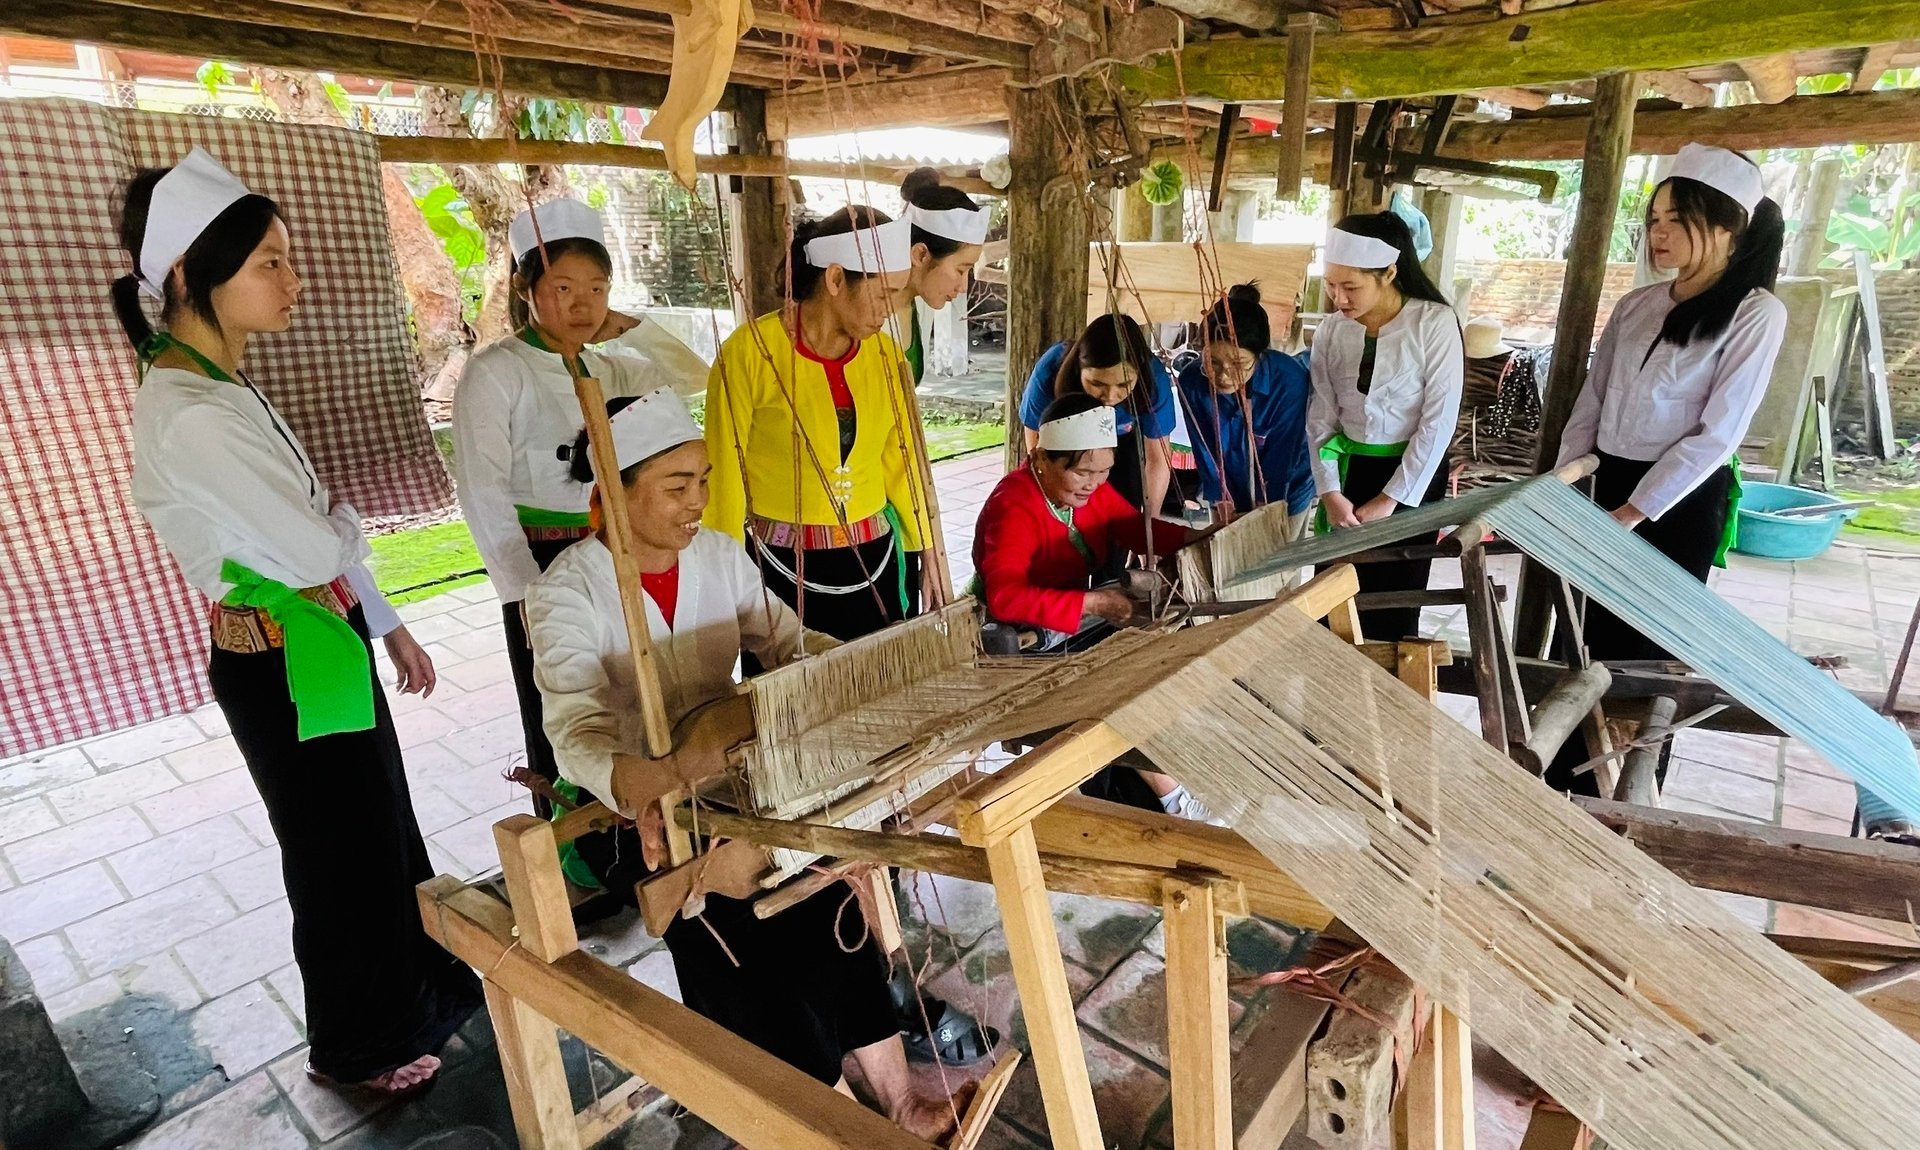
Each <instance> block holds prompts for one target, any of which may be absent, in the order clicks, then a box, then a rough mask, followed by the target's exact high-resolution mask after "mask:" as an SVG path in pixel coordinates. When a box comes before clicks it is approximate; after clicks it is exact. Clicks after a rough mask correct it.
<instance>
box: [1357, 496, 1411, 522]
mask: <svg viewBox="0 0 1920 1150" xmlns="http://www.w3.org/2000/svg"><path fill="white" fill-rule="evenodd" d="M1399 506H1400V502H1399V501H1398V500H1396V499H1395V498H1394V497H1393V496H1391V495H1385V494H1382V495H1376V496H1374V497H1373V498H1372V499H1369V500H1367V501H1366V502H1365V503H1362V504H1361V505H1360V506H1358V507H1356V508H1354V511H1353V517H1354V518H1355V519H1356V520H1358V521H1359V522H1361V523H1372V522H1373V521H1374V520H1376V519H1385V518H1386V517H1387V516H1389V515H1392V514H1393V513H1394V511H1395V510H1396V509H1398V508H1399Z"/></svg>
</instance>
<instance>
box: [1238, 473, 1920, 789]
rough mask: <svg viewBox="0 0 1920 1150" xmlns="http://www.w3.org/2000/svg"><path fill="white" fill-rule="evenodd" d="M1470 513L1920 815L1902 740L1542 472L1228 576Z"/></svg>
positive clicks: (1916, 782)
mask: <svg viewBox="0 0 1920 1150" xmlns="http://www.w3.org/2000/svg"><path fill="white" fill-rule="evenodd" d="M1475 516H1478V517H1480V518H1482V519H1484V520H1485V521H1486V522H1487V523H1488V525H1490V526H1491V527H1492V528H1493V529H1494V530H1495V531H1497V532H1498V533H1499V534H1500V535H1501V536H1503V537H1504V538H1506V539H1508V540H1509V541H1511V542H1512V543H1514V544H1515V545H1516V546H1518V547H1519V548H1520V550H1522V551H1524V552H1525V553H1526V554H1527V555H1528V556H1530V557H1531V558H1533V559H1534V560H1535V561H1537V562H1539V563H1540V564H1541V565H1542V566H1544V567H1546V568H1547V569H1548V570H1550V571H1552V572H1553V573H1554V574H1556V575H1558V576H1560V577H1561V578H1563V579H1565V580H1566V581H1567V582H1568V583H1571V584H1572V585H1573V586H1575V587H1577V588H1579V589H1580V590H1581V591H1583V592H1585V593H1586V594H1587V596H1588V597H1589V598H1591V599H1593V600H1594V601H1595V602H1597V603H1599V604H1600V605H1601V606H1603V607H1605V608H1607V609H1608V610H1609V611H1612V612H1613V613H1614V614H1615V615H1617V616H1619V617H1620V618H1621V619H1623V620H1625V621H1626V622H1627V623H1628V624H1629V625H1630V626H1632V627H1634V628H1636V629H1638V630H1639V631H1641V632H1642V633H1644V634H1645V635H1646V636H1647V637H1648V638H1650V639H1652V640H1654V641H1655V642H1657V643H1659V644H1660V645H1661V646H1663V647H1665V648H1666V649H1667V650H1669V651H1671V652H1672V653H1673V655H1674V657H1675V658H1677V659H1679V660H1680V661H1681V662H1683V663H1685V664H1687V666H1689V667H1691V668H1693V669H1694V670H1695V671H1697V672H1699V673H1700V674H1702V675H1704V676H1706V677H1707V678H1708V679H1710V680H1712V681H1713V682H1714V683H1715V684H1716V685H1718V686H1719V687H1720V689H1721V690H1723V691H1726V692H1727V693H1728V694H1730V695H1732V696H1733V697H1734V698H1736V699H1738V700H1739V701H1740V702H1741V703H1742V704H1744V705H1745V706H1747V707H1748V708H1750V709H1751V710H1752V711H1753V712H1754V713H1755V714H1757V715H1760V716H1761V717H1763V718H1765V719H1766V720H1767V721H1768V722H1771V723H1772V724H1774V725H1775V726H1776V727H1779V728H1780V729H1781V730H1782V731H1785V732H1786V733H1788V734H1790V735H1793V736H1794V737H1796V738H1799V739H1803V740H1805V741H1806V742H1807V743H1808V744H1810V745H1811V746H1812V747H1813V748H1814V749H1815V750H1816V751H1818V752H1820V754H1821V755H1822V756H1823V757H1825V758H1826V759H1827V761H1828V762H1831V763H1832V764H1833V765H1834V766H1835V767H1838V768H1839V769H1840V770H1842V771H1845V772H1846V773H1847V774H1848V775H1849V776H1850V777H1851V778H1852V779H1853V780H1854V782H1855V783H1857V784H1858V785H1859V787H1860V809H1861V814H1862V815H1863V816H1864V817H1865V818H1866V819H1867V820H1869V821H1878V820H1879V819H1882V818H1891V817H1901V818H1907V819H1911V820H1920V768H1916V765H1915V762H1914V753H1913V744H1912V743H1911V742H1910V741H1909V740H1908V738H1907V736H1906V735H1905V734H1904V733H1903V732H1902V731H1901V730H1900V729H1899V728H1898V727H1897V726H1895V725H1894V724H1893V723H1891V722H1889V721H1887V720H1886V719H1884V718H1882V717H1881V716H1879V715H1876V714H1874V713H1873V711H1872V710H1871V709H1870V708H1868V707H1867V706H1866V705H1865V704H1864V703H1862V702H1860V700H1859V699H1856V698H1855V697H1854V696H1853V695H1852V694H1851V693H1850V692H1848V691H1847V690H1845V689H1844V688H1842V687H1841V686H1840V685H1839V684H1838V683H1836V682H1834V681H1833V679H1832V678H1830V677H1829V676H1827V675H1826V674H1824V673H1823V672H1821V671H1820V670H1819V669H1818V668H1816V667H1814V666H1813V665H1812V664H1810V663H1808V662H1807V661H1806V660H1805V659H1803V658H1801V657H1800V656H1798V655H1796V654H1794V653H1793V651H1792V650H1791V649H1789V648H1788V647H1787V646H1786V645H1785V644H1784V643H1782V642H1780V640H1778V639H1776V638H1774V637H1773V636H1772V635H1770V634H1768V633H1767V632H1766V630H1765V629H1763V628H1762V627H1761V626H1760V625H1759V624H1757V623H1755V622H1754V621H1753V620H1751V619H1748V618H1747V617H1746V616H1745V615H1742V614H1741V613H1740V612H1739V611H1738V610H1736V609H1734V607H1733V606H1732V605H1731V604H1729V603H1728V602H1727V601H1726V600H1724V599H1722V598H1720V596H1718V595H1716V594H1714V593H1713V592H1712V591H1711V590H1709V589H1708V588H1707V587H1706V586H1705V585H1703V584H1701V583H1700V582H1699V581H1698V580H1696V579H1694V578H1693V577H1692V576H1691V575H1689V574H1687V573H1686V571H1684V570H1682V569H1681V568H1680V567H1679V566H1678V565H1676V564H1675V563H1674V562H1673V561H1672V560H1671V559H1668V558H1667V557H1666V556H1664V555H1662V554H1660V552H1658V551H1656V550H1654V549H1653V547H1652V545H1650V544H1648V543H1647V542H1646V541H1645V540H1643V539H1641V538H1640V537H1639V536H1637V535H1635V534H1633V533H1632V532H1630V531H1627V530H1625V529H1623V528H1622V527H1621V526H1620V525H1619V524H1618V523H1616V522H1615V521H1614V519H1613V517H1612V516H1611V515H1608V514H1607V513H1606V512H1604V511H1602V510H1600V509H1599V508H1598V507H1596V506H1595V505H1594V504H1593V503H1592V502H1591V501H1590V500H1588V499H1587V498H1586V497H1584V496H1582V495H1581V494H1580V493H1579V492H1577V491H1575V490H1573V489H1572V488H1570V487H1568V486H1567V485H1566V484H1564V483H1562V482H1560V481H1559V480H1558V479H1556V478H1554V477H1553V476H1551V475H1541V476H1536V477H1534V478H1532V479H1529V480H1526V481H1524V482H1521V483H1510V484H1506V485H1504V486H1501V487H1493V488H1486V489H1483V490H1480V491H1475V492H1472V493H1470V494H1467V495H1463V496H1461V497H1460V498H1459V499H1452V500H1447V501H1445V502H1442V503H1436V504H1433V505H1432V506H1430V507H1421V508H1415V509H1412V510H1409V511H1406V512H1403V513H1401V514H1398V515H1395V516H1393V517H1392V518H1390V519H1384V520H1379V521H1376V522H1373V523H1368V524H1365V525H1363V526H1360V527H1355V528H1351V529H1348V530H1344V531H1339V532H1336V533H1334V534H1332V535H1325V536H1321V537H1319V538H1317V539H1314V540H1311V541H1309V542H1306V543H1301V544H1298V545H1296V546H1293V547H1288V548H1285V549H1283V550H1281V551H1279V552H1278V553H1276V554H1275V555H1273V556H1272V557H1271V558H1270V559H1268V560H1267V561H1266V562H1264V563H1259V564H1256V565H1254V566H1252V567H1249V568H1248V569H1247V570H1245V571H1243V572H1242V573H1241V574H1240V575H1239V576H1237V577H1236V578H1233V579H1230V580H1222V581H1221V582H1222V586H1221V588H1220V590H1221V592H1222V594H1226V593H1227V592H1228V591H1229V590H1231V591H1233V592H1234V593H1235V594H1238V593H1239V590H1240V588H1241V587H1243V586H1251V585H1254V584H1255V582H1256V580H1258V579H1260V578H1261V577H1262V576H1267V575H1273V574H1276V573H1279V572H1283V571H1289V570H1292V569H1294V568H1297V567H1299V566H1301V565H1303V564H1320V563H1326V562H1328V561H1330V560H1333V559H1338V558H1340V557H1342V556H1345V555H1352V554H1354V553H1356V552H1359V551H1363V550H1366V549H1368V548H1371V547H1383V546H1387V545H1389V544H1392V543H1397V542H1400V541H1402V540H1405V539H1409V538H1413V537H1416V536H1422V535H1424V536H1428V537H1431V536H1433V535H1434V534H1436V533H1437V532H1439V531H1441V530H1443V529H1445V528H1447V527H1449V526H1452V525H1454V524H1457V523H1461V522H1463V521H1465V520H1467V519H1469V518H1473V517H1475Z"/></svg>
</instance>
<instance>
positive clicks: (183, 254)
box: [113, 148, 480, 1097]
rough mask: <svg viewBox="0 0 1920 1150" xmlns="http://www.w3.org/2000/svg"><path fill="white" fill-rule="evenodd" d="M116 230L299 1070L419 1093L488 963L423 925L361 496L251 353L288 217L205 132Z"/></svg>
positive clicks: (393, 631)
mask: <svg viewBox="0 0 1920 1150" xmlns="http://www.w3.org/2000/svg"><path fill="white" fill-rule="evenodd" d="M120 232H121V239H122V243H123V244H124V245H125V247H126V249H127V252H128V253H129V254H130V255H132V256H133V257H134V260H135V263H136V264H137V266H138V267H139V271H138V272H137V273H136V274H134V275H128V276H123V277H121V278H120V279H119V280H118V281H116V282H115V283H114V285H113V301H114V308H115V310H116V312H117V313H118V314H119V317H120V322H121V325H122V326H123V327H124V328H125V329H126V332H127V337H128V338H129V339H130V340H132V342H133V344H134V346H135V347H136V348H138V349H139V353H140V357H141V359H142V361H143V362H144V363H145V364H147V365H148V367H147V370H146V371H145V374H144V378H143V380H142V382H141V387H140V391H139V394H138V395H137V396H136V397H135V399H134V406H133V499H134V503H135V505H136V506H138V507H139V508H140V512H141V514H142V515H144V516H145V517H146V519H147V522H148V523H149V524H151V525H152V527H153V530H154V533H155V534H157V535H158V536H159V537H160V541H161V542H162V543H163V544H165V545H166V548H167V550H168V551H169V552H171V553H172V555H173V557H174V559H175V560H176V561H178V562H179V564H180V568H181V572H182V573H183V574H184V575H185V576H186V578H187V580H188V582H190V583H192V584H193V585H194V586H195V587H196V588H198V589H199V590H201V591H202V592H204V593H206V594H207V595H208V596H209V597H211V598H212V599H213V601H214V604H215V606H214V608H213V620H212V630H213V643H212V648H213V649H212V651H211V653H210V654H209V655H208V659H207V678H208V679H209V681H210V682H211V684H212V687H213V697H214V699H215V701H216V702H218V703H219V704H220V711H221V713H222V714H223V715H225V716H226V719H227V722H228V724H229V725H230V726H231V727H232V728H233V738H234V742H235V743H236V744H237V745H238V746H239V749H240V754H241V757H242V758H243V759H245V760H246V764H247V773H248V774H249V775H251V776H252V777H253V781H254V785H255V786H256V787H258V788H259V790H260V798H261V799H262V800H263V801H264V802H265V804H266V809H267V819H268V821H269V822H270V823H271V824H272V825H273V832H274V835H275V837H276V838H277V839H278V840H279V849H280V869H281V874H282V876H283V877H284V879H285V882H286V889H287V900H288V904H289V906H290V907H291V909H292V913H293V953H294V961H295V962H296V963H297V964H298V965H299V968H300V977H301V981H302V982H303V984H304V986H305V993H306V1012H305V1017H306V1022H307V1037H308V1041H309V1042H310V1043H311V1050H310V1051H309V1054H308V1061H307V1073H308V1074H309V1075H310V1076H312V1077H313V1079H314V1080H315V1081H317V1082H320V1083H322V1084H323V1085H329V1086H333V1085H344V1084H354V1085H355V1086H356V1087H357V1088H358V1089H359V1090H361V1091H364V1092H367V1093H371V1094H376V1095H383V1096H388V1097H394V1096H400V1095H406V1094H412V1093H416V1092H418V1091H420V1090H422V1089H424V1088H426V1087H427V1086H428V1085H430V1084H431V1083H432V1082H433V1080H434V1077H435V1076H436V1075H437V1074H438V1072H439V1069H440V1060H439V1058H438V1056H437V1055H438V1051H439V1050H440V1048H441V1046H442V1045H443V1044H444V1043H445V1042H446V1041H447V1039H448V1038H449V1037H450V1036H451V1035H452V1034H453V1032H454V1030H455V1029H456V1028H458V1027H459V1025H460V1024H461V1023H462V1022H463V1021H465V1019H466V1018H467V1016H468V1015H470V1014H472V1013H473V1011H474V1009H475V1008H476V1007H477V1006H478V1005H479V1003H480V984H479V980H477V979H476V978H475V977H474V976H473V972H472V971H470V970H468V969H467V968H466V967H465V966H463V965H461V964H460V963H459V962H458V961H457V960H455V959H454V958H453V957H452V956H450V955H448V954H447V953H446V952H445V951H443V950H441V949H440V948H439V947H438V946H437V945H435V944H434V943H433V941H432V940H430V939H429V938H428V937H427V935H426V932H425V931H423V930H422V929H421V926H420V910H419V905H418V903H417V902H416V901H415V897H414V889H413V888H414V885H415V884H416V883H420V882H424V881H425V880H427V879H429V878H431V877H432V876H433V866H432V864H431V863H429V862H428V860H427V848H426V845H425V844H424V843H423V842H422V841H421V838H420V827H419V825H418V823H417V822H416V821H415V819H414V813H413V801H412V799H411V797H410V796H409V795H408V792H407V778H406V772H405V770H404V769H403V767H402V764H401V760H400V744H399V740H398V738H397V737H396V736H395V734H394V728H393V718H392V716H391V715H390V714H389V713H388V711H387V699H386V693H385V692H384V691H383V690H382V689H381V686H380V680H379V676H378V672H377V671H376V670H375V668H374V664H373V648H372V644H371V642H370V640H371V639H372V638H375V637H378V638H382V639H384V640H385V643H386V648H387V653H388V655H389V656H391V657H392V659H393V664H394V667H395V668H396V669H397V670H398V671H399V673H400V684H399V686H400V690H401V691H402V692H403V693H413V692H419V693H422V694H430V693H431V692H432V691H433V685H434V672H433V661H432V660H431V659H429V658H428V657H427V654H426V652H424V651H423V650H421V648H420V645H419V644H418V643H416V642H414V640H413V638H412V637H411V636H410V635H408V633H407V629H406V627H405V626H403V625H402V624H401V622H400V619H399V617H398V616H397V615H396V614H395V613H394V610H393V608H392V607H391V606H389V605H388V604H387V601H386V599H384V598H383V597H382V596H381V594H380V592H379V590H378V588H376V587H375V585H374V582H373V577H372V576H371V575H369V574H368V573H367V568H366V565H365V562H364V561H365V559H366V558H367V555H368V548H367V541H366V539H365V537H364V536H363V535H362V534H361V532H360V517H359V515H358V514H357V513H356V512H355V511H354V510H353V508H352V507H350V506H348V505H346V504H344V503H335V502H334V501H333V498H332V496H331V495H329V494H328V492H327V489H326V487H325V485H324V484H322V483H321V482H320V479H319V477H318V475H317V473H316V472H315V470H314V467H313V463H312V461H311V460H310V459H309V458H308V456H307V453H306V452H305V450H303V449H302V448H301V446H300V443H299V441H298V440H297V439H296V438H295V437H294V435H293V433H292V432H291V431H289V430H288V429H287V425H286V421H285V420H283V419H282V418H281V416H280V413H279V412H278V411H276V410H275V409H274V407H273V405H272V404H270V403H268V402H267V399H266V397H265V396H263V395H261V394H260V392H259V391H258V390H257V389H256V388H255V387H254V386H253V383H252V381H251V380H249V379H248V378H247V376H246V375H245V373H243V372H242V371H241V370H240V361H241V359H242V358H243V357H244V356H245V353H246V347H247V342H248V339H249V337H250V336H252V335H255V334H257V333H266V332H281V331H285V330H287V328H288V327H289V326H290V325H291V324H292V321H293V309H294V303H295V301H296V300H297V298H298V297H299V294H300V288H301V284H300V279H299V277H298V276H296V275H295V274H294V272H293V268H292V264H291V260H290V250H289V237H288V233H287V226H286V223H285V222H284V220H283V219H282V217H281V215H280V210H279V208H278V207H277V206H275V204H274V202H273V201H272V200H270V199H267V198H266V197H265V196H259V195H254V194H252V193H251V192H249V191H248V190H247V188H246V187H245V186H244V185H243V184H241V183H240V181H239V180H238V179H236V178H235V177H234V176H233V174H232V173H231V172H229V171H227V170H226V169H225V168H224V167H222V166H221V165H220V162H219V161H218V160H215V159H214V158H213V157H212V156H211V155H209V154H207V153H206V152H205V151H202V150H201V149H199V148H195V149H194V150H193V151H192V152H190V153H188V154H187V157H186V158H185V159H184V160H182V161H181V162H180V164H179V165H178V166H177V167H174V168H172V169H169V170H165V171H160V170H150V171H147V172H143V173H141V174H140V175H138V176H136V177H134V179H133V182H132V183H131V185H130V186H129V187H128V189H127V194H126V204H125V210H124V214H123V216H122V219H121V225H120ZM143 292H144V293H145V294H147V295H149V296H152V297H154V298H156V299H158V300H159V301H160V316H161V319H162V320H163V321H164V323H165V325H166V326H165V328H164V329H163V330H161V331H155V330H153V328H152V327H150V326H149V324H148V322H147V318H146V315H145V314H144V312H143V311H142V310H141V306H140V300H139V296H140V294H141V293H143Z"/></svg>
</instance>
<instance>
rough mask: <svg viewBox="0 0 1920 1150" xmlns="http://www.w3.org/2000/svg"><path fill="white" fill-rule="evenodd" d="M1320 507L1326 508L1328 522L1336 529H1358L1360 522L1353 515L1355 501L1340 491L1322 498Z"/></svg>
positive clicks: (1330, 492)
mask: <svg viewBox="0 0 1920 1150" xmlns="http://www.w3.org/2000/svg"><path fill="white" fill-rule="evenodd" d="M1320 506H1322V507H1324V508H1326V511H1327V522H1328V523H1330V524H1332V525H1333V526H1335V527H1358V526H1360V520H1359V518H1358V517H1357V516H1355V515H1354V513H1353V501H1352V500H1350V499H1348V498H1347V497H1346V496H1345V495H1343V494H1341V493H1340V492H1338V491H1329V492H1327V493H1326V494H1325V495H1322V496H1321V497H1320Z"/></svg>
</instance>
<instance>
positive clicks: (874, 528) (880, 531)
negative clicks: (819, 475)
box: [747, 511, 893, 551]
mask: <svg viewBox="0 0 1920 1150" xmlns="http://www.w3.org/2000/svg"><path fill="white" fill-rule="evenodd" d="M747 529H748V530H750V531H752V532H753V536H754V538H756V539H758V540H760V542H762V543H765V544H766V545H767V546H769V547H784V548H786V549H787V550H789V551H796V550H802V549H804V550H807V551H826V550H829V549H831V548H835V547H858V546H860V545H861V544H863V543H871V542H873V541H874V540H875V539H883V538H885V537H886V535H887V533H888V532H890V531H891V530H893V528H892V527H891V526H890V525H889V524H888V523H887V513H886V512H885V511H876V512H874V513H873V514H872V515H869V516H867V517H866V518H865V519H859V520H855V521H854V522H852V523H849V524H847V526H846V527H845V528H844V529H843V528H842V527H841V526H840V525H839V524H838V523H782V522H780V521H779V520H777V519H763V518H761V517H760V516H758V515H749V516H748V517H747Z"/></svg>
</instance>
